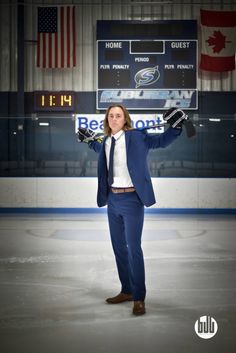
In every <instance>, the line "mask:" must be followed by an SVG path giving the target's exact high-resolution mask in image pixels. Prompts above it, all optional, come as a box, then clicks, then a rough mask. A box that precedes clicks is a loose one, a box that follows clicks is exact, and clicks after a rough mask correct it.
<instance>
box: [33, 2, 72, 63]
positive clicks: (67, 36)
mask: <svg viewBox="0 0 236 353" xmlns="http://www.w3.org/2000/svg"><path fill="white" fill-rule="evenodd" d="M75 65H76V51H75V6H54V7H38V38H37V66H38V67H41V68H66V67H73V66H75Z"/></svg>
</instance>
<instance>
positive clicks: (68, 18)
mask: <svg viewBox="0 0 236 353" xmlns="http://www.w3.org/2000/svg"><path fill="white" fill-rule="evenodd" d="M66 20H67V21H66V22H67V23H66V25H67V31H66V34H67V43H66V47H67V53H66V54H67V55H66V56H67V67H70V8H69V6H67V19H66Z"/></svg>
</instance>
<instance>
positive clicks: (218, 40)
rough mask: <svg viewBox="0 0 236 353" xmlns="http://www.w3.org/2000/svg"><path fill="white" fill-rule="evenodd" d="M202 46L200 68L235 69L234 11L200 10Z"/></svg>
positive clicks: (209, 69)
mask: <svg viewBox="0 0 236 353" xmlns="http://www.w3.org/2000/svg"><path fill="white" fill-rule="evenodd" d="M200 12H201V33H202V38H201V39H202V46H201V47H202V48H201V60H200V69H202V70H207V71H215V72H223V71H231V70H234V69H235V48H236V11H212V10H202V9H201V10H200Z"/></svg>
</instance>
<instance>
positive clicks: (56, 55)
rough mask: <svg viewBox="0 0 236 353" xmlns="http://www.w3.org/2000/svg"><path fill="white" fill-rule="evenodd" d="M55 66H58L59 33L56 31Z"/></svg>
mask: <svg viewBox="0 0 236 353" xmlns="http://www.w3.org/2000/svg"><path fill="white" fill-rule="evenodd" d="M54 67H58V35H57V33H55V65H54Z"/></svg>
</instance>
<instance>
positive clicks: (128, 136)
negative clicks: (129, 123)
mask: <svg viewBox="0 0 236 353" xmlns="http://www.w3.org/2000/svg"><path fill="white" fill-rule="evenodd" d="M130 137H131V134H130V133H129V132H128V131H126V132H125V144H126V156H127V160H128V150H129V143H130Z"/></svg>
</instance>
